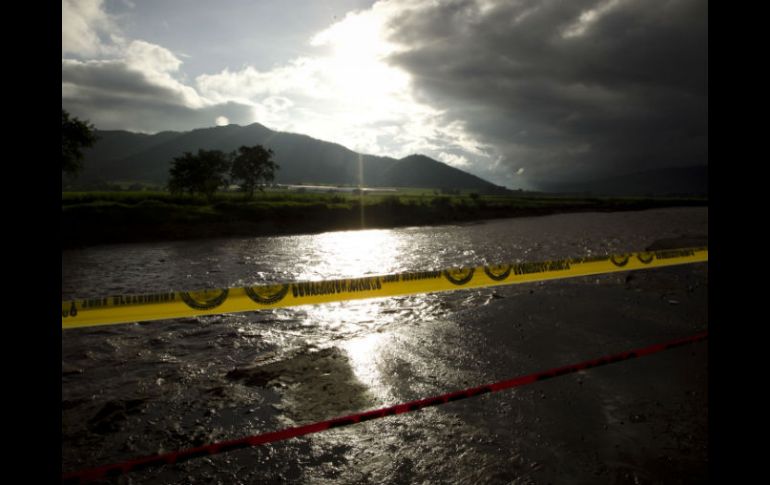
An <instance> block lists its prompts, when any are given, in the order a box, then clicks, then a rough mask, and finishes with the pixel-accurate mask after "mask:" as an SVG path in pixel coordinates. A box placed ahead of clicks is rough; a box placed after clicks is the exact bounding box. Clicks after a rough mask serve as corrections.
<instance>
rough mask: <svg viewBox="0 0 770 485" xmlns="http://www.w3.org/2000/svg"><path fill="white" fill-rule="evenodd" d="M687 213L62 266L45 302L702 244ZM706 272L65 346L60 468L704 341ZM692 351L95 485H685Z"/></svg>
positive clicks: (225, 320) (704, 403) (422, 300)
mask: <svg viewBox="0 0 770 485" xmlns="http://www.w3.org/2000/svg"><path fill="white" fill-rule="evenodd" d="M707 236H708V209H707V208H675V209H657V210H650V211H640V212H623V213H581V214H565V215H553V216H545V217H533V218H520V219H509V220H495V221H485V222H480V223H474V224H463V225H453V226H442V227H429V228H424V227H415V228H403V229H394V230H372V231H348V232H332V233H324V234H317V235H308V236H287V237H268V238H233V239H220V240H207V241H186V242H170V243H169V242H166V243H157V244H138V245H110V246H101V247H94V248H90V249H85V250H71V251H63V252H62V299H69V298H87V297H91V296H94V297H95V296H105V295H111V294H125V293H145V292H153V291H163V290H168V289H174V290H185V289H197V288H206V287H226V286H244V285H248V284H258V283H265V282H277V281H295V280H312V279H324V278H339V277H357V276H365V275H375V274H385V273H392V272H400V271H419V270H430V269H440V268H445V267H451V266H468V265H473V266H475V265H480V264H494V263H502V262H513V261H541V260H548V259H554V258H564V257H578V256H586V255H590V254H606V253H614V252H627V251H639V250H644V249H649V248H653V249H655V248H664V247H676V246H679V247H683V246H692V245H703V244H707V241H708V237H707ZM707 294H708V265H707V264H706V263H700V264H693V265H686V266H680V267H671V268H659V269H651V270H644V271H636V272H626V273H617V274H611V275H602V276H592V277H581V278H573V279H567V280H559V281H551V282H543V283H535V284H527V285H511V286H505V287H497V288H491V289H481V290H460V291H455V292H449V293H440V294H428V295H417V296H410V297H396V298H387V299H377V300H362V301H354V302H346V303H335V304H327V305H317V306H307V307H298V308H293V309H280V310H274V311H264V312H253V313H242V314H235V315H218V316H209V317H201V318H188V319H176V320H168V321H158V322H147V323H136V324H128V325H114V326H105V327H94V328H88V329H78V330H68V331H65V332H63V335H62V471H72V470H78V469H82V468H86V467H93V466H98V465H103V464H107V463H113V462H116V461H120V460H125V459H131V458H135V457H138V456H143V455H148V454H153V453H158V452H164V451H172V450H176V449H180V448H187V447H191V446H197V445H201V444H205V443H209V442H212V441H217V440H224V439H234V438H238V437H242V436H246V435H250V434H258V433H262V432H267V431H274V430H278V429H282V428H284V427H287V426H294V425H299V424H306V423H310V422H314V421H317V420H323V419H329V418H333V417H337V416H340V415H344V414H348V413H351V412H358V411H365V410H369V409H375V408H379V407H383V406H387V405H392V404H397V403H400V402H404V401H409V400H413V399H419V398H423V397H428V396H432V395H436V394H441V393H445V392H450V391H453V390H458V389H462V388H465V387H469V386H476V385H481V384H486V383H491V382H494V381H497V380H501V379H507V378H511V377H515V376H518V375H522V374H526V373H530V372H534V371H538V370H544V369H547V368H551V367H556V366H561V365H566V364H571V363H576V362H579V361H582V360H586V359H590V358H595V357H600V356H603V355H606V354H610V353H614V352H620V351H625V350H629V349H632V348H636V347H641V346H645V345H650V344H653V343H657V342H662V341H666V340H670V339H673V338H678V337H683V336H688V335H691V334H694V333H696V332H698V331H701V330H705V329H707V328H708V300H707ZM707 350H708V345H707V344H706V343H700V344H695V345H692V346H686V347H682V348H679V349H675V350H670V351H666V352H664V353H661V354H656V355H654V356H650V357H645V358H641V359H635V360H632V361H627V362H623V363H618V364H613V365H610V366H605V367H602V368H597V369H592V370H588V371H583V372H579V373H577V374H572V375H568V376H563V377H560V378H557V379H551V380H548V381H544V382H540V383H536V384H532V385H529V386H525V387H521V388H517V389H514V390H509V391H503V392H500V393H494V394H487V395H484V396H481V397H476V398H472V399H467V400H463V401H458V402H453V403H449V404H446V405H442V406H438V407H433V408H428V409H424V410H421V411H418V412H415V413H409V414H405V415H399V416H392V417H388V418H385V419H379V420H374V421H369V422H366V423H362V424H358V425H355V426H349V427H346V428H339V429H334V430H330V431H326V432H322V433H318V434H314V435H309V436H305V437H302V438H295V439H292V440H288V441H285V442H280V443H275V444H272V445H267V446H261V447H256V448H250V449H245V450H238V451H233V452H230V453H225V454H221V455H217V456H212V457H206V458H200V459H195V460H192V461H189V462H185V463H181V464H178V465H173V466H166V467H158V468H152V469H148V470H144V471H140V472H135V473H131V474H129V475H126V476H123V477H121V478H118V479H113V480H112V482H107V483H126V484H128V483H131V484H151V483H152V484H155V483H160V484H187V483H196V484H197V483H207V484H208V483H222V484H230V483H234V484H239V483H243V484H247V483H317V484H331V483H394V484H397V483H468V484H471V483H474V484H475V483H490V484H497V483H501V484H529V483H536V484H541V483H542V484H545V483H568V484H583V483H585V484H588V483H703V482H705V481H706V480H707V479H708V475H707V465H708V464H707V451H708V426H707V423H708V400H707V394H708V386H707V383H708V351H707Z"/></svg>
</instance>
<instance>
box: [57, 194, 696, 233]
mask: <svg viewBox="0 0 770 485" xmlns="http://www.w3.org/2000/svg"><path fill="white" fill-rule="evenodd" d="M694 205H700V206H702V205H708V200H707V199H704V198H641V197H575V196H549V195H533V194H528V193H522V194H521V195H518V194H515V195H478V194H475V193H472V192H465V193H461V194H459V195H458V194H453V195H441V194H437V193H436V191H434V190H432V189H399V190H397V191H395V192H392V191H391V192H380V193H365V194H363V195H361V194H354V193H350V192H330V193H324V192H309V191H306V192H297V191H287V190H286V189H273V190H266V191H265V192H259V193H257V194H255V196H254V197H253V198H251V199H249V198H246V197H245V196H244V194H242V193H234V192H221V193H217V194H215V195H214V196H213V197H212V198H211V199H209V198H206V197H203V196H190V195H174V194H170V193H169V192H163V191H136V192H131V191H116V192H62V216H61V222H62V228H63V234H64V237H63V244H64V245H65V246H71V245H88V244H98V243H106V242H135V241H148V240H165V239H188V238H198V237H217V236H234V235H244V236H246V235H270V234H298V233H310V232H320V231H326V230H338V229H358V228H374V227H378V228H382V227H397V226H407V225H432V224H446V223H453V222H461V221H471V220H481V219H494V218H501V217H517V216H534V215H545V214H554V213H559V212H576V211H620V210H642V209H651V208H656V207H671V206H694Z"/></svg>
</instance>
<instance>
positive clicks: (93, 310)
mask: <svg viewBox="0 0 770 485" xmlns="http://www.w3.org/2000/svg"><path fill="white" fill-rule="evenodd" d="M705 261H708V248H690V249H668V250H662V251H649V252H637V253H626V254H616V255H611V256H595V257H587V258H575V259H561V260H555V261H543V262H539V263H511V264H500V265H491V266H478V267H475V268H452V269H445V270H437V271H421V272H413V273H398V274H391V275H382V276H367V277H363V278H347V279H338V280H325V281H305V282H295V283H282V284H273V285H259V286H246V287H240V288H239V287H236V288H221V289H213V290H200V291H177V292H174V291H169V292H165V293H152V294H144V295H115V296H106V297H101V298H89V299H80V300H70V301H63V302H62V312H61V314H62V328H63V329H69V328H78V327H90V326H96V325H110V324H116V323H130V322H142V321H148V320H162V319H167V318H179V317H191V316H198V315H215V314H220V313H237V312H248V311H255V310H266V309H271V308H284V307H292V306H299V305H312V304H316V303H328V302H335V301H345V300H356V299H363V298H381V297H388V296H399V295H414V294H419V293H431V292H437V291H452V290H458V289H466V288H483V287H487V286H498V285H511V284H517V283H531V282H535V281H545V280H553V279H561V278H571V277H576V276H586V275H596V274H604V273H614V272H618V271H631V270H638V269H648V268H659V267H662V266H672V265H678V264H689V263H699V262H705Z"/></svg>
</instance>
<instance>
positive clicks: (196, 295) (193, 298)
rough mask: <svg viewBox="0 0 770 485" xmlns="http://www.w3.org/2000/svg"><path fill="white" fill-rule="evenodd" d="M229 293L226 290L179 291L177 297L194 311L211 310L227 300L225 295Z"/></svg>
mask: <svg viewBox="0 0 770 485" xmlns="http://www.w3.org/2000/svg"><path fill="white" fill-rule="evenodd" d="M229 292H230V290H228V289H227V288H222V289H217V290H202V291H181V292H179V296H180V297H182V301H184V302H185V303H186V304H187V306H189V307H190V308H193V309H195V310H211V309H212V308H216V307H218V306H219V305H221V304H222V303H224V301H225V300H227V294H228V293H229Z"/></svg>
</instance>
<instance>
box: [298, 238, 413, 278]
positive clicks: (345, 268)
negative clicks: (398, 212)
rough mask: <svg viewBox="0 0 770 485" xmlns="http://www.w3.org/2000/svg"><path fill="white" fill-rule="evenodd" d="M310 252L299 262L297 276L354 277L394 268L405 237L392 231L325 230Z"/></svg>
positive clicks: (379, 272)
mask: <svg viewBox="0 0 770 485" xmlns="http://www.w3.org/2000/svg"><path fill="white" fill-rule="evenodd" d="M313 243H314V244H313V256H312V257H310V258H309V259H305V260H303V261H302V262H301V263H300V267H299V268H297V269H298V274H297V279H298V280H299V281H307V280H314V279H330V278H356V277H360V276H365V275H373V274H386V273H389V272H393V271H397V267H398V262H397V260H398V259H399V258H398V255H399V253H400V252H401V251H402V249H403V246H404V244H405V243H404V240H403V239H402V238H399V237H398V236H397V235H395V234H394V233H393V231H388V230H382V229H370V230H362V231H342V232H327V233H324V234H319V235H318V236H316V237H315V238H314V241H313Z"/></svg>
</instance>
